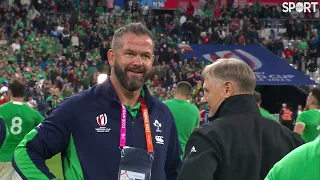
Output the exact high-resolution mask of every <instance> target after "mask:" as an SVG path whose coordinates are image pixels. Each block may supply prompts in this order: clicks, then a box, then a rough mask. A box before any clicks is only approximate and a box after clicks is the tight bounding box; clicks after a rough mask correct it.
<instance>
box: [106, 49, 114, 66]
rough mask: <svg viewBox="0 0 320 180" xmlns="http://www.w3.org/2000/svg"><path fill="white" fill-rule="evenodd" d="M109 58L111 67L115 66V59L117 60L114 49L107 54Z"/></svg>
mask: <svg viewBox="0 0 320 180" xmlns="http://www.w3.org/2000/svg"><path fill="white" fill-rule="evenodd" d="M107 56H108V62H109V64H110V66H111V67H112V66H114V62H115V61H114V58H115V52H114V51H113V50H112V49H109V51H108V52H107Z"/></svg>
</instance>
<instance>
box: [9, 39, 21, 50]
mask: <svg viewBox="0 0 320 180" xmlns="http://www.w3.org/2000/svg"><path fill="white" fill-rule="evenodd" d="M11 47H12V50H13V51H20V49H21V46H20V43H19V40H16V41H15V42H14V43H12V44H11Z"/></svg>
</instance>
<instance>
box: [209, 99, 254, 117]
mask: <svg viewBox="0 0 320 180" xmlns="http://www.w3.org/2000/svg"><path fill="white" fill-rule="evenodd" d="M244 112H253V113H259V107H258V105H257V103H256V101H255V99H254V97H253V96H252V95H250V94H243V95H236V96H231V97H230V98H228V99H226V100H224V101H223V102H222V103H221V104H220V106H219V108H218V110H217V112H216V113H215V114H214V115H213V116H212V117H210V118H209V121H213V120H215V119H217V118H220V117H223V116H227V115H231V114H237V113H244Z"/></svg>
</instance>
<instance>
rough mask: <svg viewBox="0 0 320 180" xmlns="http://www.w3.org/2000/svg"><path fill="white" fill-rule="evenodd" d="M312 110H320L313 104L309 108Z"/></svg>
mask: <svg viewBox="0 0 320 180" xmlns="http://www.w3.org/2000/svg"><path fill="white" fill-rule="evenodd" d="M312 109H319V108H318V107H317V106H315V105H313V104H311V105H310V106H309V110H312Z"/></svg>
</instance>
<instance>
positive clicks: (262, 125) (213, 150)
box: [178, 95, 303, 180]
mask: <svg viewBox="0 0 320 180" xmlns="http://www.w3.org/2000/svg"><path fill="white" fill-rule="evenodd" d="M210 121H211V122H209V123H208V124H205V125H203V126H201V127H200V128H199V129H198V130H196V131H195V132H193V134H192V135H191V137H190V139H189V140H188V142H187V145H186V149H185V159H184V164H183V167H182V170H181V172H180V174H179V176H178V180H213V179H214V180H260V179H264V178H265V176H266V175H267V173H268V172H269V170H270V169H271V168H272V167H273V165H274V164H275V163H276V162H277V161H279V160H280V159H281V158H282V157H284V156H285V155H286V154H288V153H289V152H290V151H292V150H293V149H295V148H296V147H298V146H300V145H302V144H303V141H302V139H301V137H300V135H299V134H297V133H294V132H292V131H290V130H289V129H287V128H286V127H284V126H282V125H281V124H279V123H277V122H276V121H274V120H271V119H268V118H265V117H263V116H261V114H260V111H259V108H258V106H257V104H256V102H255V100H254V98H253V96H252V95H237V96H232V97H230V98H228V99H226V100H225V101H224V102H223V103H222V104H221V105H220V107H219V108H218V110H217V112H216V113H215V115H214V116H213V117H211V118H210Z"/></svg>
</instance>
